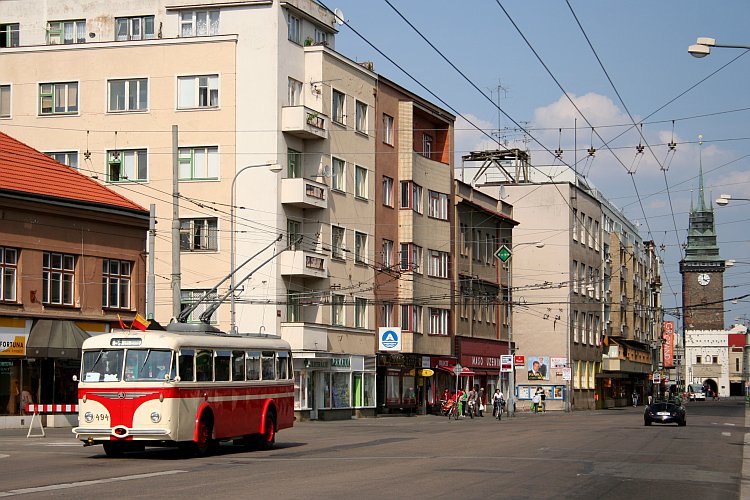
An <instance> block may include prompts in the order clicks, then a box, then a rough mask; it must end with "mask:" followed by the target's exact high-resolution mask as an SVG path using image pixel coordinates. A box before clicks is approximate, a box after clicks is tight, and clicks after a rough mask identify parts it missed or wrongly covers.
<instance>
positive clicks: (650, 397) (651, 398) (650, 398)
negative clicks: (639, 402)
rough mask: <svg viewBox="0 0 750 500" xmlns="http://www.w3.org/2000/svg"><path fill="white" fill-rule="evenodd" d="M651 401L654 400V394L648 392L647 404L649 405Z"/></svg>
mask: <svg viewBox="0 0 750 500" xmlns="http://www.w3.org/2000/svg"><path fill="white" fill-rule="evenodd" d="M653 402H654V395H653V394H651V393H650V392H649V393H648V404H649V406H651V403H653Z"/></svg>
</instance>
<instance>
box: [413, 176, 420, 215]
mask: <svg viewBox="0 0 750 500" xmlns="http://www.w3.org/2000/svg"><path fill="white" fill-rule="evenodd" d="M411 201H412V208H413V209H414V211H415V212H417V213H418V214H421V213H422V186H420V185H419V184H415V183H412V200H411Z"/></svg>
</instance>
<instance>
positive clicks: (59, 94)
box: [39, 82, 80, 116]
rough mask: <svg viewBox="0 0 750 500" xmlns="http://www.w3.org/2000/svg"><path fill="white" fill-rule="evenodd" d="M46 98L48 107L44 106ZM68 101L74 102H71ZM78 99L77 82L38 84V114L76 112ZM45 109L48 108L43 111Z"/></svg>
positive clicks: (71, 113)
mask: <svg viewBox="0 0 750 500" xmlns="http://www.w3.org/2000/svg"><path fill="white" fill-rule="evenodd" d="M47 100H48V102H49V105H50V106H49V107H45V104H46V101H47ZM63 101H64V102H63ZM70 101H74V102H73V103H72V104H71V102H70ZM79 101H80V94H79V92H78V82H48V83H40V84H39V116H52V115H75V114H78V109H79V104H78V102H79ZM45 109H49V111H47V112H45V111H44V110H45ZM58 109H60V110H58Z"/></svg>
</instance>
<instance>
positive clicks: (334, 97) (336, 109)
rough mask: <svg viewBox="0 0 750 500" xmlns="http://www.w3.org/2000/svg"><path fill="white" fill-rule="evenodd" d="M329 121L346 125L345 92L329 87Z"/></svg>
mask: <svg viewBox="0 0 750 500" xmlns="http://www.w3.org/2000/svg"><path fill="white" fill-rule="evenodd" d="M331 121H332V122H334V123H338V124H339V125H346V94H345V93H343V92H341V91H340V90H336V89H331Z"/></svg>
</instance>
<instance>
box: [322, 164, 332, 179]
mask: <svg viewBox="0 0 750 500" xmlns="http://www.w3.org/2000/svg"><path fill="white" fill-rule="evenodd" d="M330 176H331V166H330V165H323V177H330Z"/></svg>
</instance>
